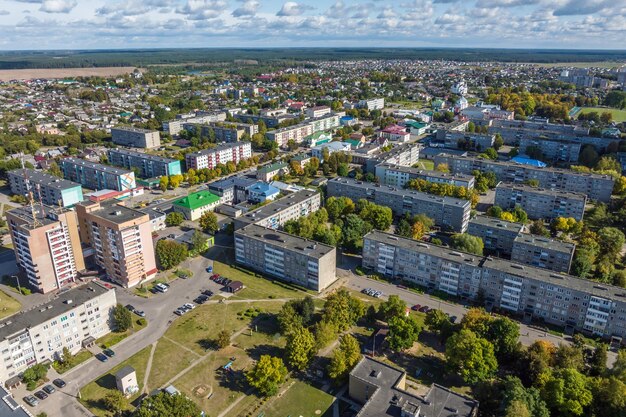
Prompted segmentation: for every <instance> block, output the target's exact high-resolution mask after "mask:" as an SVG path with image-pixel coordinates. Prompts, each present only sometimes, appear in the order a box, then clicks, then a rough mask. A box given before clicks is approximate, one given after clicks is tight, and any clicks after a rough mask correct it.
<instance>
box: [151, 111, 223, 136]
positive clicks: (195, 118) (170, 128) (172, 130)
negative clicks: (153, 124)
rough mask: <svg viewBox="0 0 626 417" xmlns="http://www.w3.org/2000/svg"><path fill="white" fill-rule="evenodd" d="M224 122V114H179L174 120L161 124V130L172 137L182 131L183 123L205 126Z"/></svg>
mask: <svg viewBox="0 0 626 417" xmlns="http://www.w3.org/2000/svg"><path fill="white" fill-rule="evenodd" d="M224 120H226V113H225V112H213V113H207V112H197V113H191V114H179V115H177V116H176V119H173V120H167V121H165V122H163V124H162V128H163V131H164V132H167V133H169V134H170V135H172V136H176V135H178V134H179V133H180V132H181V131H182V130H183V125H184V124H185V123H196V124H205V123H211V122H223V121H224Z"/></svg>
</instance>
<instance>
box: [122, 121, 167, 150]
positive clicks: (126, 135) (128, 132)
mask: <svg viewBox="0 0 626 417" xmlns="http://www.w3.org/2000/svg"><path fill="white" fill-rule="evenodd" d="M111 140H112V141H113V143H115V144H117V145H122V146H128V147H131V148H145V149H154V148H158V147H159V146H161V135H160V134H159V131H158V130H147V129H139V128H136V127H131V126H122V127H113V128H111Z"/></svg>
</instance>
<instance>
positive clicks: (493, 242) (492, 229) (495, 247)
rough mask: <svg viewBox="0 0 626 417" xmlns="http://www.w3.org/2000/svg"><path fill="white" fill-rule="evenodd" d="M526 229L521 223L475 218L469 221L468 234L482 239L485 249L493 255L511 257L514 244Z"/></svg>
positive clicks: (487, 217) (491, 218)
mask: <svg viewBox="0 0 626 417" xmlns="http://www.w3.org/2000/svg"><path fill="white" fill-rule="evenodd" d="M524 229H525V228H524V225H523V224H521V223H514V222H507V221H505V220H501V219H498V218H495V217H489V216H475V217H474V218H472V219H470V221H469V226H468V228H467V233H469V234H470V235H473V236H477V237H479V238H481V239H482V240H483V243H484V245H485V249H487V250H488V251H490V252H491V253H494V254H496V255H506V256H510V255H511V252H512V251H513V242H514V241H515V239H516V238H517V237H518V236H519V235H520V233H522V232H523V231H524Z"/></svg>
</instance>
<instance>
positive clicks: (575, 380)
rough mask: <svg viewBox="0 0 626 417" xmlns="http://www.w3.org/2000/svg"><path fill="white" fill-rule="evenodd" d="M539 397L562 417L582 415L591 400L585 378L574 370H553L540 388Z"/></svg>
mask: <svg viewBox="0 0 626 417" xmlns="http://www.w3.org/2000/svg"><path fill="white" fill-rule="evenodd" d="M541 397H542V398H543V400H544V401H545V402H546V404H547V405H548V407H550V408H551V409H552V410H554V411H556V412H558V413H560V415H562V416H580V415H583V413H584V410H585V407H587V406H588V405H589V404H591V401H592V399H593V397H592V395H591V391H590V390H589V388H588V387H587V381H586V378H585V376H584V375H582V374H581V373H580V372H578V371H577V370H575V369H558V370H555V371H554V372H553V373H552V375H551V376H550V377H549V378H548V380H547V381H546V383H545V385H544V386H543V387H542V388H541Z"/></svg>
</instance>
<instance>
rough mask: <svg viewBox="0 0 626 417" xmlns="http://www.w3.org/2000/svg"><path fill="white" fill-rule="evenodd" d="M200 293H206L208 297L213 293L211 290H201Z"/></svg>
mask: <svg viewBox="0 0 626 417" xmlns="http://www.w3.org/2000/svg"><path fill="white" fill-rule="evenodd" d="M202 294H204V295H206V296H207V297H210V296H212V295H213V291H211V290H204V291H202Z"/></svg>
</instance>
